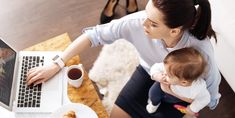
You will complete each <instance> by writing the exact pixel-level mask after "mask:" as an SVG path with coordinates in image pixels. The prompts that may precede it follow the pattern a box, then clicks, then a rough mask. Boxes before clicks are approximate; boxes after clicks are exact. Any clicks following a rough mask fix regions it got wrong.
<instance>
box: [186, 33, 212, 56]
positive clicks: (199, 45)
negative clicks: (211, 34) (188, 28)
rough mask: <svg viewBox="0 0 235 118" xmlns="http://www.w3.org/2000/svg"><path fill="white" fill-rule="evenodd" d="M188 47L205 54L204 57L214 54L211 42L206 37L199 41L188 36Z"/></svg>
mask: <svg viewBox="0 0 235 118" xmlns="http://www.w3.org/2000/svg"><path fill="white" fill-rule="evenodd" d="M189 42H190V43H189V46H191V47H194V48H195V49H197V50H198V51H199V52H201V53H203V54H206V55H211V54H213V53H214V51H213V46H212V44H211V41H210V39H209V38H208V37H206V38H205V39H203V40H199V39H197V38H196V37H194V36H193V35H191V34H190V35H189Z"/></svg>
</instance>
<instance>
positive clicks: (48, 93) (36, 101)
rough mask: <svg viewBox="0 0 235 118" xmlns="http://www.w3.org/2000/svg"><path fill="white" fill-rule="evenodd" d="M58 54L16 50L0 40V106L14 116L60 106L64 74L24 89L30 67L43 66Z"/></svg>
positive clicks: (53, 109)
mask: <svg viewBox="0 0 235 118" xmlns="http://www.w3.org/2000/svg"><path fill="white" fill-rule="evenodd" d="M58 53H60V52H47V51H41V52H40V51H38V52H37V51H20V52H18V51H16V50H15V49H14V47H13V46H10V45H9V44H7V43H6V42H5V41H4V40H3V39H2V38H0V106H2V107H4V108H6V109H8V110H10V111H14V112H16V113H24V112H26V113H29V112H30V113H38V112H40V113H42V112H45V113H51V112H52V111H55V110H56V109H58V108H59V107H60V106H61V105H62V80H63V75H62V74H63V73H61V72H60V73H58V74H56V75H55V76H54V77H53V78H52V79H50V80H49V81H47V82H46V83H43V84H39V85H36V86H27V85H26V77H27V72H28V70H29V69H30V68H33V67H37V66H43V65H46V64H48V63H50V62H51V61H52V58H53V57H54V56H55V55H56V54H58Z"/></svg>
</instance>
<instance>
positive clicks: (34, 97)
mask: <svg viewBox="0 0 235 118" xmlns="http://www.w3.org/2000/svg"><path fill="white" fill-rule="evenodd" d="M43 64H44V57H43V56H24V57H23V62H22V66H21V67H22V68H21V77H20V87H19V88H20V90H19V95H18V101H17V107H40V100H41V89H42V84H38V85H36V86H27V84H26V78H27V72H28V70H29V69H31V68H33V67H37V66H43Z"/></svg>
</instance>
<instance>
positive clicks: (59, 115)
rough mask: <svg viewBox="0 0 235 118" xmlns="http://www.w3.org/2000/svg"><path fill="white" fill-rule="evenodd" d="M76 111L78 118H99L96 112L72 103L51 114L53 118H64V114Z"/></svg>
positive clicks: (82, 105)
mask: <svg viewBox="0 0 235 118" xmlns="http://www.w3.org/2000/svg"><path fill="white" fill-rule="evenodd" d="M69 111H74V112H75V113H76V117H77V118H98V116H97V114H96V113H95V111H93V110H92V109H91V108H90V107H88V106H86V105H84V104H81V103H70V104H66V105H64V106H62V107H61V108H59V109H57V110H56V111H55V112H53V113H52V114H51V118H63V116H64V114H66V113H67V112H69Z"/></svg>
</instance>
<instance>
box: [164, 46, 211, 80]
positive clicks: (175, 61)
mask: <svg viewBox="0 0 235 118" xmlns="http://www.w3.org/2000/svg"><path fill="white" fill-rule="evenodd" d="M164 64H165V65H167V67H168V68H167V71H168V74H169V75H170V76H175V77H177V78H179V79H184V80H187V81H193V80H196V79H197V78H198V77H199V76H201V75H202V73H203V72H204V70H205V68H206V64H207V63H206V61H205V59H204V58H203V56H202V54H201V53H200V52H199V51H197V50H196V49H194V48H192V47H188V48H182V49H178V50H175V51H172V52H170V53H169V54H168V55H167V56H166V58H165V59H164Z"/></svg>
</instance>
